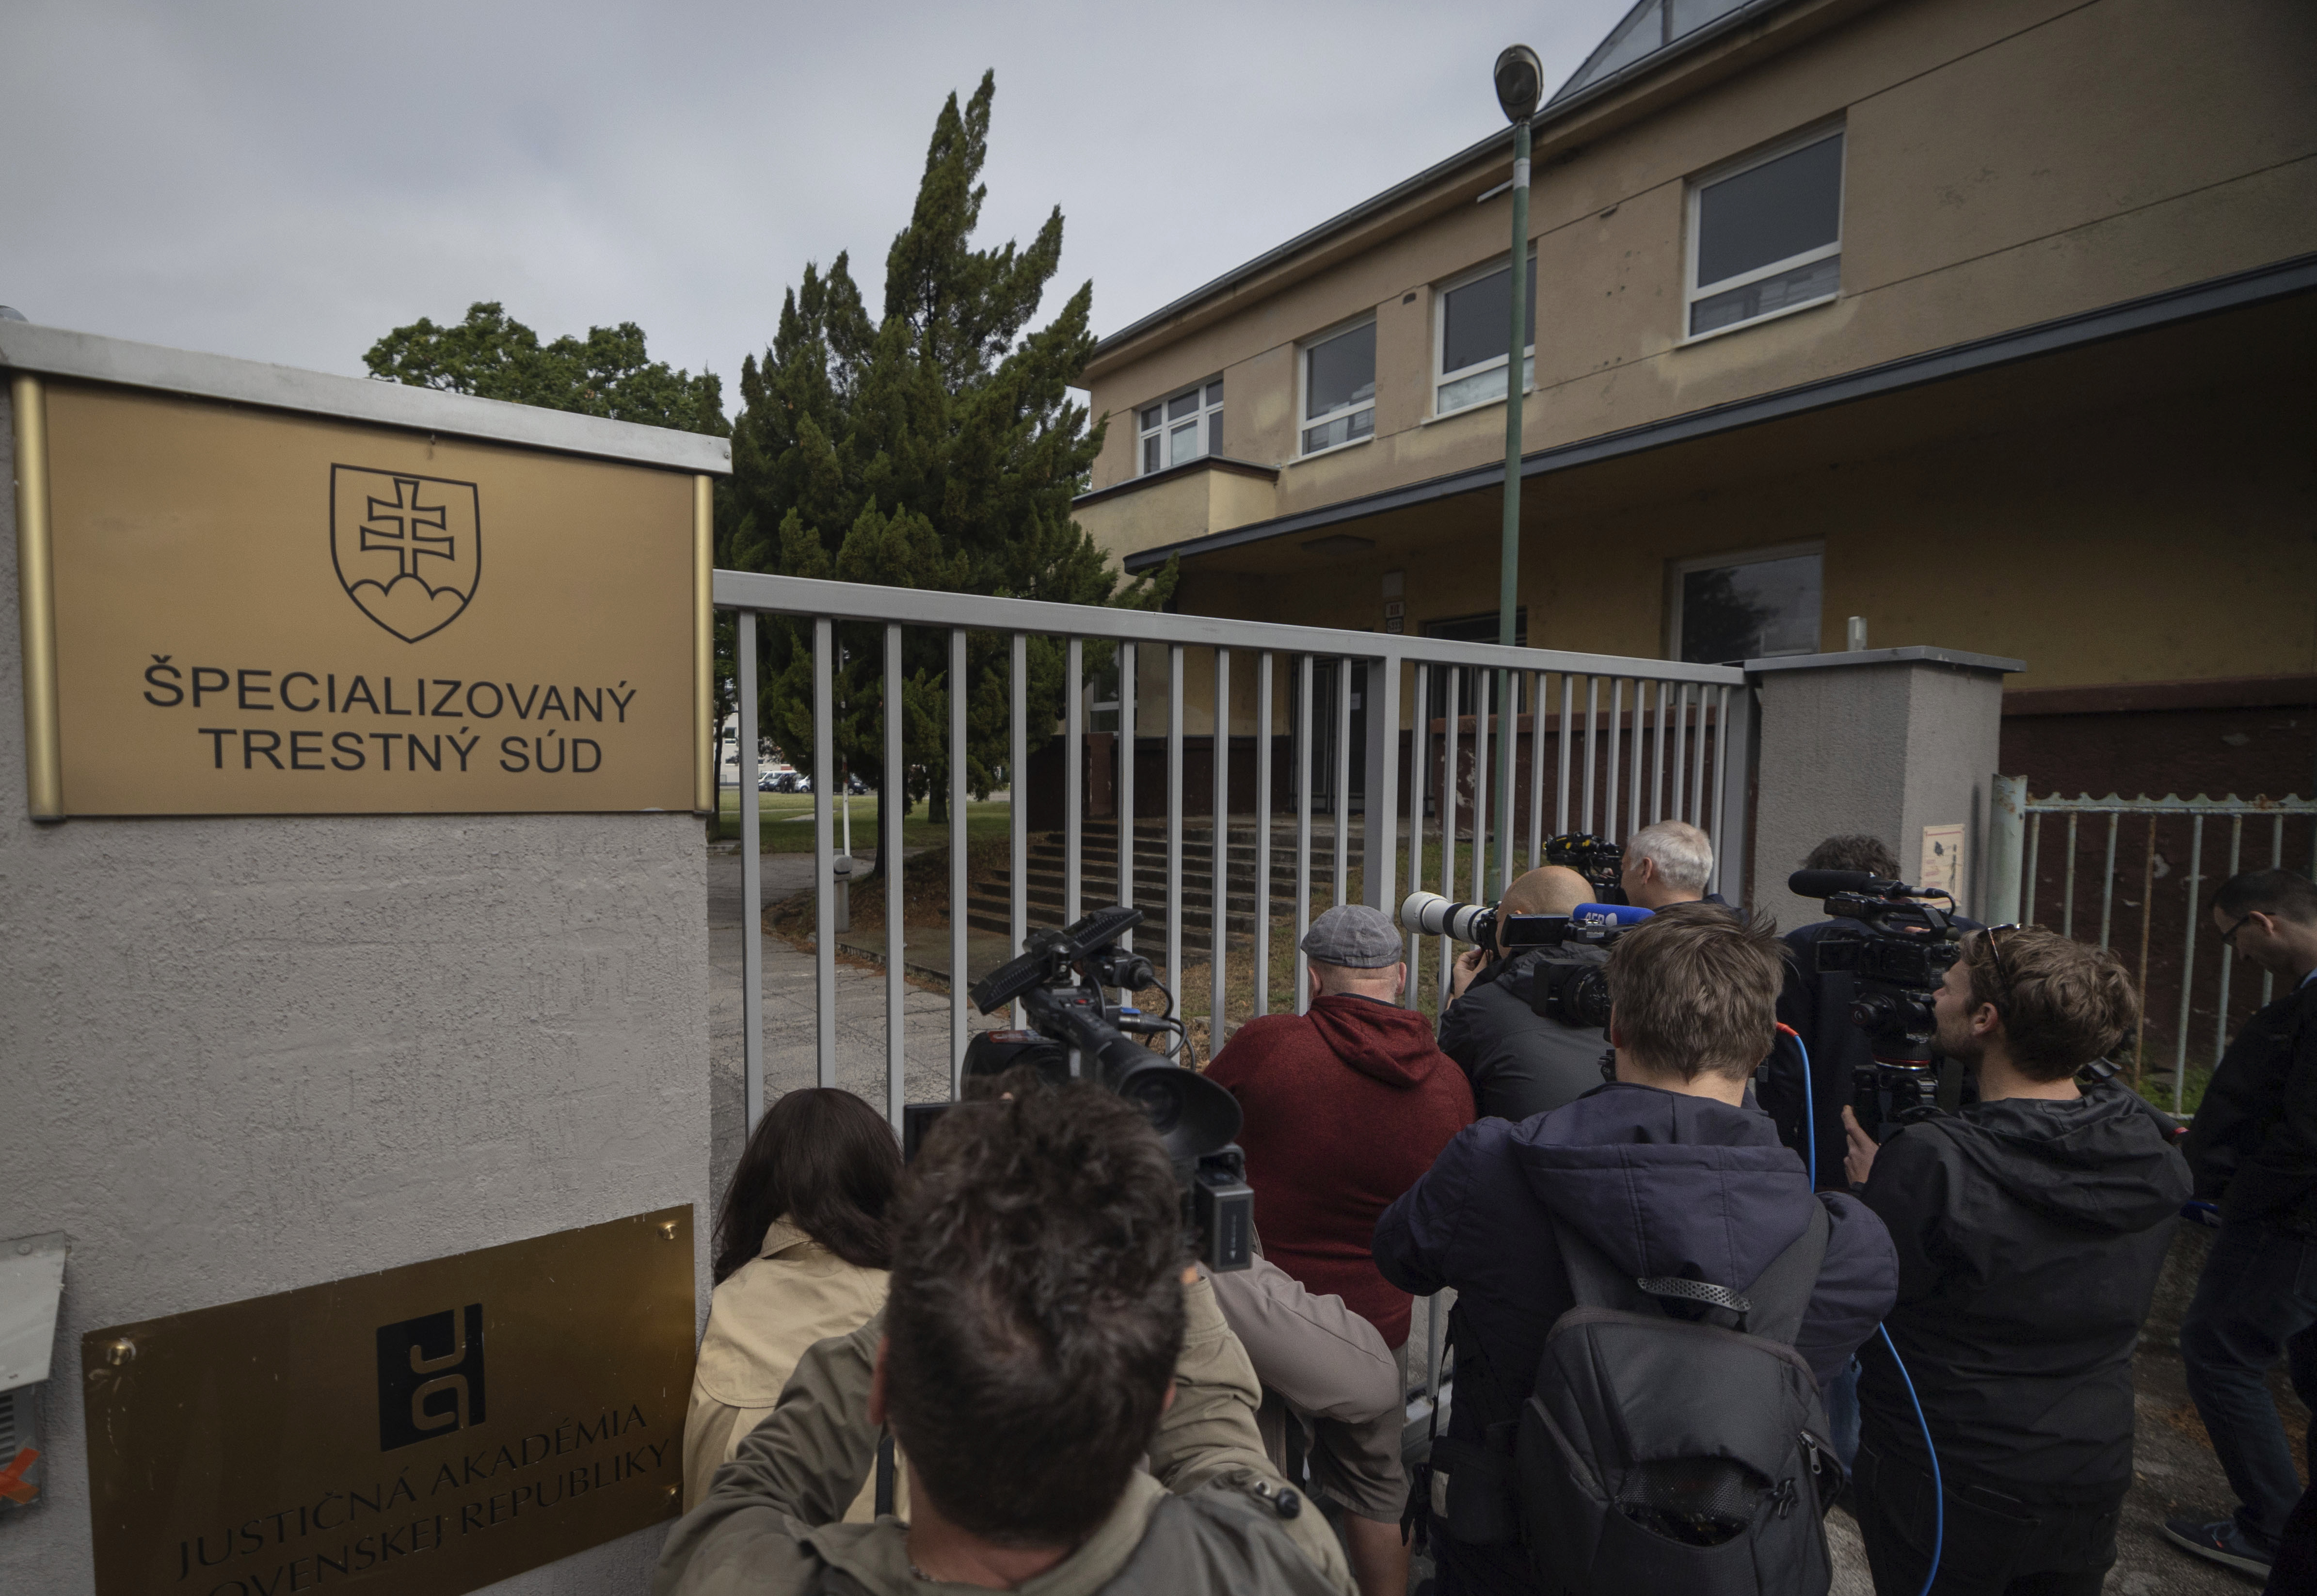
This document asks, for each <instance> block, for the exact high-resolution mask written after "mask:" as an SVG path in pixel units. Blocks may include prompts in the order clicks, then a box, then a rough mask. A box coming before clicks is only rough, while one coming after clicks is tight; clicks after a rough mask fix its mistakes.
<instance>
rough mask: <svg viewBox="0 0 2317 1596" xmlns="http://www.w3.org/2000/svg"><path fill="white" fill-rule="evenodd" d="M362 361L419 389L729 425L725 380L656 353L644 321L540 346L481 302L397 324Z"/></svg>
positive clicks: (709, 427)
mask: <svg viewBox="0 0 2317 1596" xmlns="http://www.w3.org/2000/svg"><path fill="white" fill-rule="evenodd" d="M362 363H363V364H364V365H366V366H368V367H369V368H370V374H371V376H373V377H380V378H384V379H386V380H387V381H392V382H407V383H409V384H410V385H411V386H413V387H415V388H432V389H436V390H440V391H443V392H445V393H471V394H473V395H475V396H476V397H477V398H479V399H505V400H508V401H509V402H511V403H514V404H518V405H539V406H542V407H544V408H547V409H550V410H576V411H577V412H579V413H580V414H581V415H583V416H603V417H609V418H610V419H612V420H613V421H633V422H636V423H638V424H640V425H641V426H665V427H671V428H673V429H675V430H676V431H678V432H701V433H707V434H709V435H711V436H713V437H724V436H727V435H729V434H730V432H731V430H732V428H731V425H730V424H729V422H727V421H726V420H725V419H724V386H723V382H722V380H721V379H720V378H719V377H718V376H717V375H716V373H715V372H701V373H700V374H699V375H698V376H696V377H695V376H693V374H692V373H691V372H681V371H675V370H672V369H670V367H669V366H668V364H667V363H666V361H658V360H653V359H651V358H649V356H648V355H647V354H645V352H644V329H643V328H641V327H638V326H637V325H636V324H635V323H634V322H632V321H623V322H622V323H620V325H619V326H617V327H589V328H588V329H587V336H586V338H585V339H580V338H575V337H573V336H571V335H570V334H568V333H566V334H565V335H564V336H561V337H559V338H558V339H556V340H555V341H554V342H553V343H551V344H545V345H542V344H541V343H540V341H539V335H538V334H537V333H535V332H532V330H531V328H529V327H525V326H523V323H521V322H520V321H517V320H515V319H514V318H513V317H511V316H509V315H508V314H507V313H506V309H505V306H503V305H501V304H500V303H499V302H498V301H497V300H477V301H476V302H475V303H474V304H472V305H470V306H468V307H467V319H466V320H464V321H462V322H460V323H459V324H458V325H456V326H455V327H438V326H436V325H435V324H434V322H432V321H430V320H428V319H427V318H425V317H424V316H422V317H420V318H418V319H417V320H416V321H414V322H412V323H411V324H410V325H409V326H408V327H396V328H395V329H394V330H393V331H392V332H390V333H389V334H387V335H386V336H384V337H383V338H380V340H379V341H378V342H377V343H375V344H373V345H371V346H370V352H369V353H368V354H364V355H363V356H362Z"/></svg>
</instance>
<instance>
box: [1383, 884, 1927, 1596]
mask: <svg viewBox="0 0 2317 1596" xmlns="http://www.w3.org/2000/svg"><path fill="white" fill-rule="evenodd" d="M1779 970H1780V958H1779V954H1778V945H1777V939H1776V935H1775V933H1774V932H1773V931H1772V930H1771V929H1770V928H1769V927H1768V926H1767V925H1766V924H1764V923H1763V922H1761V921H1758V920H1757V919H1753V918H1751V917H1749V916H1741V915H1740V913H1738V912H1736V911H1733V910H1730V909H1727V908H1722V907H1715V908H1712V909H1707V908H1704V907H1699V906H1690V907H1681V906H1674V907H1670V908H1668V909H1663V910H1659V912H1658V913H1657V914H1656V915H1655V916H1654V917H1652V918H1651V919H1648V920H1646V921H1644V922H1642V924H1640V925H1639V926H1636V927H1634V928H1633V929H1631V930H1629V931H1626V932H1624V934H1623V935H1622V936H1621V937H1618V939H1617V940H1616V941H1615V944H1614V946H1612V948H1611V950H1610V954H1609V960H1608V964H1607V966H1606V973H1607V977H1608V984H1609V991H1610V996H1611V1000H1612V1003H1613V1008H1612V1010H1611V1014H1610V1018H1609V1025H1608V1037H1609V1042H1610V1045H1611V1046H1612V1047H1613V1048H1614V1049H1615V1080H1613V1081H1611V1082H1610V1083H1608V1084H1606V1085H1603V1086H1599V1087H1597V1088H1596V1089H1594V1090H1592V1091H1591V1092H1589V1093H1588V1094H1587V1095H1586V1096H1584V1097H1582V1098H1578V1099H1577V1100H1576V1101H1575V1102H1572V1103H1570V1104H1568V1105H1567V1106H1565V1107H1561V1108H1557V1109H1555V1110H1553V1111H1552V1113H1549V1114H1542V1115H1538V1116H1535V1117H1534V1118H1531V1119H1529V1120H1527V1121H1525V1122H1524V1123H1521V1124H1518V1125H1515V1124H1512V1123H1510V1122H1507V1121H1506V1120H1502V1119H1483V1120H1481V1121H1480V1122H1479V1123H1478V1124H1476V1125H1472V1127H1471V1128H1470V1129H1468V1130H1466V1131H1464V1132H1463V1134H1461V1135H1459V1136H1458V1137H1457V1138H1456V1139H1455V1141H1454V1142H1453V1143H1450V1145H1449V1147H1448V1149H1447V1151H1446V1152H1444V1153H1442V1154H1441V1156H1440V1159H1439V1161H1437V1162H1436V1163H1435V1164H1434V1166H1433V1168H1432V1170H1431V1171H1430V1173H1428V1174H1427V1175H1426V1176H1425V1177H1424V1179H1421V1180H1419V1181H1418V1182H1417V1183H1416V1185H1415V1187H1414V1188H1412V1189H1410V1190H1409V1193H1408V1195H1407V1196H1405V1197H1401V1198H1400V1200H1399V1201H1398V1202H1396V1203H1394V1204H1393V1205H1392V1206H1391V1208H1390V1209H1388V1210H1387V1211H1386V1212H1385V1214H1384V1216H1383V1218H1382V1222H1381V1223H1380V1224H1378V1225H1377V1226H1376V1235H1375V1256H1376V1262H1377V1264H1378V1265H1379V1266H1380V1267H1381V1268H1382V1270H1383V1272H1384V1275H1385V1277H1386V1278H1389V1279H1390V1280H1391V1282H1392V1283H1393V1284H1394V1285H1396V1286H1399V1287H1401V1288H1403V1289H1405V1290H1408V1291H1411V1292H1418V1293H1428V1292H1433V1291H1437V1290H1439V1289H1440V1288H1441V1287H1454V1288H1455V1289H1456V1292H1457V1300H1456V1305H1455V1308H1454V1312H1453V1313H1452V1314H1451V1315H1450V1333H1451V1337H1452V1344H1453V1346H1454V1349H1455V1357H1456V1380H1455V1401H1454V1403H1453V1404H1452V1406H1451V1408H1450V1416H1449V1421H1448V1433H1447V1435H1446V1436H1445V1438H1442V1439H1441V1440H1440V1441H1438V1442H1436V1445H1435V1448H1434V1453H1435V1459H1436V1463H1435V1466H1436V1468H1438V1469H1441V1470H1442V1471H1444V1472H1445V1475H1446V1480H1447V1483H1446V1486H1445V1518H1446V1522H1445V1526H1441V1528H1442V1529H1444V1530H1445V1533H1443V1534H1441V1535H1439V1536H1438V1537H1437V1538H1436V1542H1435V1544H1436V1547H1437V1556H1438V1557H1439V1561H1440V1566H1441V1570H1442V1579H1441V1589H1442V1592H1444V1596H1445V1593H1447V1592H1475V1591H1477V1592H1533V1591H1536V1590H1538V1589H1540V1588H1541V1584H1540V1581H1539V1579H1538V1577H1537V1574H1536V1571H1535V1569H1534V1567H1533V1566H1532V1564H1531V1561H1530V1555H1531V1550H1533V1551H1534V1556H1535V1557H1536V1558H1537V1559H1538V1560H1539V1562H1541V1563H1549V1562H1550V1560H1551V1559H1552V1558H1553V1557H1554V1556H1557V1555H1560V1554H1561V1552H1562V1551H1563V1550H1564V1549H1565V1550H1566V1551H1567V1553H1568V1555H1570V1556H1589V1555H1590V1552H1591V1548H1590V1547H1570V1548H1561V1547H1556V1546H1554V1545H1550V1544H1545V1542H1546V1539H1547V1538H1546V1537H1545V1536H1543V1535H1542V1534H1540V1533H1539V1530H1538V1527H1537V1526H1534V1525H1525V1524H1524V1523H1523V1521H1522V1517H1521V1513H1520V1511H1519V1509H1518V1507H1517V1506H1516V1502H1515V1498H1514V1491H1513V1472H1514V1469H1513V1450H1512V1449H1513V1445H1514V1437H1515V1435H1516V1430H1517V1428H1518V1424H1519V1421H1520V1415H1521V1414H1522V1413H1523V1412H1524V1409H1525V1403H1526V1400H1527V1398H1528V1396H1529V1394H1530V1392H1531V1390H1532V1388H1533V1385H1534V1382H1535V1380H1536V1378H1537V1376H1538V1375H1539V1369H1540V1362H1541V1359H1542V1358H1543V1354H1544V1351H1545V1344H1546V1336H1547V1332H1548V1331H1552V1329H1553V1327H1554V1324H1555V1323H1556V1321H1559V1320H1560V1319H1561V1316H1562V1315H1563V1314H1567V1313H1568V1312H1569V1311H1570V1308H1571V1307H1572V1306H1574V1305H1576V1304H1577V1303H1578V1301H1579V1296H1578V1288H1577V1287H1576V1285H1575V1284H1574V1281H1573V1279H1572V1264H1571V1262H1570V1260H1568V1259H1566V1258H1564V1256H1563V1253H1562V1244H1561V1240H1560V1235H1561V1233H1562V1232H1563V1231H1566V1232H1567V1233H1570V1234H1571V1235H1572V1236H1573V1237H1574V1238H1575V1239H1576V1240H1577V1241H1579V1242H1582V1243H1583V1245H1584V1248H1585V1250H1586V1251H1587V1253H1588V1256H1589V1257H1590V1258H1591V1259H1592V1260H1593V1261H1594V1262H1598V1261H1599V1260H1606V1265H1604V1266H1603V1267H1606V1268H1607V1269H1610V1270H1611V1272H1613V1273H1614V1274H1615V1275H1618V1276H1622V1277H1624V1278H1626V1279H1628V1280H1631V1281H1639V1282H1641V1283H1643V1284H1654V1285H1657V1286H1659V1287H1662V1288H1664V1289H1666V1290H1668V1291H1671V1292H1675V1293H1677V1294H1680V1293H1689V1294H1695V1296H1698V1297H1700V1298H1701V1299H1702V1300H1704V1301H1716V1302H1730V1301H1733V1300H1736V1301H1743V1300H1745V1299H1744V1297H1743V1295H1742V1294H1744V1293H1746V1292H1748V1291H1749V1290H1751V1289H1755V1288H1756V1287H1758V1284H1759V1283H1760V1282H1761V1281H1762V1279H1763V1278H1764V1277H1765V1275H1766V1273H1767V1272H1768V1271H1769V1270H1770V1269H1771V1266H1772V1265H1773V1264H1774V1262H1782V1260H1785V1259H1787V1257H1788V1255H1789V1254H1790V1252H1791V1251H1793V1250H1794V1249H1796V1248H1797V1247H1801V1246H1803V1245H1805V1244H1808V1243H1810V1242H1812V1241H1813V1240H1814V1239H1815V1240H1818V1241H1821V1242H1822V1244H1823V1253H1822V1256H1820V1259H1819V1261H1818V1263H1817V1266H1816V1269H1815V1273H1814V1278H1813V1276H1812V1274H1811V1273H1808V1272H1805V1273H1803V1274H1801V1275H1800V1276H1799V1277H1798V1279H1797V1282H1796V1284H1797V1285H1798V1286H1800V1287H1802V1293H1806V1296H1807V1302H1806V1305H1804V1306H1803V1308H1802V1309H1801V1311H1800V1320H1799V1326H1798V1328H1797V1329H1796V1330H1795V1331H1794V1333H1793V1340H1792V1345H1793V1349H1794V1352H1795V1353H1798V1354H1799V1355H1800V1356H1801V1357H1802V1358H1803V1359H1804V1360H1806V1361H1807V1363H1808V1365H1809V1368H1810V1373H1811V1376H1812V1379H1813V1380H1814V1381H1815V1382H1817V1383H1819V1384H1821V1385H1822V1384H1823V1383H1824V1382H1825V1381H1826V1380H1827V1379H1829V1378H1830V1377H1831V1376H1833V1375H1834V1374H1835V1373H1836V1371H1837V1370H1838V1369H1839V1368H1840V1367H1842V1366H1843V1365H1844V1364H1845V1363H1846V1362H1847V1360H1848V1358H1849V1357H1850V1355H1851V1353H1852V1351H1853V1349H1856V1347H1857V1345H1858V1343H1859V1342H1860V1341H1861V1340H1864V1339H1865V1337H1866V1336H1867V1335H1868V1334H1869V1333H1870V1332H1871V1331H1873V1329H1874V1323H1875V1322H1876V1321H1877V1320H1878V1319H1880V1318H1881V1317H1882V1316H1883V1310H1884V1309H1885V1308H1886V1307H1887V1306H1888V1305H1889V1304H1890V1301H1891V1296H1892V1286H1893V1283H1894V1281H1895V1279H1896V1269H1895V1267H1894V1265H1893V1263H1892V1257H1891V1243H1890V1241H1889V1239H1888V1238H1887V1237H1886V1236H1884V1235H1883V1227H1882V1225H1881V1224H1879V1223H1877V1222H1876V1221H1875V1219H1874V1216H1873V1215H1870V1214H1868V1213H1867V1212H1866V1211H1865V1209H1864V1208H1863V1207H1861V1206H1859V1205H1858V1204H1857V1203H1856V1201H1855V1200H1853V1199H1852V1198H1850V1197H1845V1196H1838V1195H1833V1194H1828V1195H1825V1196H1813V1194H1812V1191H1811V1189H1810V1181H1809V1179H1807V1178H1806V1177H1805V1175H1804V1174H1803V1169H1802V1165H1801V1164H1800V1162H1799V1161H1797V1160H1796V1159H1795V1157H1794V1154H1793V1153H1792V1152H1789V1151H1787V1150H1786V1149H1785V1147H1783V1146H1781V1145H1779V1143H1778V1140H1777V1136H1776V1132H1775V1130H1774V1129H1773V1128H1772V1126H1771V1125H1770V1122H1769V1120H1768V1119H1767V1117H1765V1116H1763V1115H1761V1114H1760V1113H1758V1112H1757V1111H1755V1110H1752V1109H1749V1108H1746V1107H1742V1106H1741V1105H1742V1103H1743V1101H1744V1097H1745V1091H1746V1083H1747V1080H1748V1078H1749V1076H1750V1075H1751V1074H1752V1072H1753V1070H1754V1067H1755V1065H1756V1064H1758V1063H1759V1062H1760V1061H1761V1058H1762V1055H1763V1054H1765V1053H1767V1052H1768V1051H1769V1045H1770V1036H1771V1032H1772V1027H1773V1025H1774V1023H1775V1021H1774V1019H1773V1018H1772V1017H1773V1010H1774V1009H1775V1006H1776V1001H1777V993H1778V982H1779ZM1820 1213H1822V1214H1823V1215H1824V1217H1823V1220H1820V1218H1819V1217H1817V1216H1816V1215H1818V1214H1820ZM1806 1262H1807V1260H1805V1263H1806ZM1592 1267H1593V1263H1592V1262H1588V1263H1587V1264H1586V1268H1588V1269H1590V1268H1592ZM1782 1278H1783V1276H1782ZM1805 1282H1806V1283H1807V1284H1806V1285H1805V1284H1803V1283H1805ZM1800 1294H1801V1293H1798V1294H1797V1295H1800ZM1704 1417H1705V1416H1704V1415H1701V1418H1702V1419H1703V1418H1704ZM1782 1500H1783V1501H1785V1502H1786V1511H1792V1510H1793V1509H1794V1506H1795V1503H1794V1501H1793V1499H1791V1498H1782ZM1802 1511H1815V1509H1814V1508H1804V1509H1803V1510H1802ZM1773 1516H1776V1517H1780V1518H1783V1517H1784V1514H1783V1512H1780V1513H1776V1514H1774V1515H1773ZM1524 1530H1525V1531H1526V1532H1527V1534H1528V1537H1529V1538H1530V1540H1531V1549H1530V1550H1525V1549H1524V1547H1523V1546H1522V1544H1521V1541H1522V1538H1523V1532H1524ZM1821 1588H1823V1587H1821Z"/></svg>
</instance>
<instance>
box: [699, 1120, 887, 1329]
mask: <svg viewBox="0 0 2317 1596" xmlns="http://www.w3.org/2000/svg"><path fill="white" fill-rule="evenodd" d="M900 1180H901V1144H900V1143H899V1142H896V1141H895V1140H894V1139H893V1127H892V1126H891V1125H888V1124H886V1123H885V1117H884V1116H882V1115H881V1114H879V1113H878V1112H877V1110H875V1109H874V1108H872V1107H870V1106H869V1105H868V1104H867V1103H866V1102H865V1101H863V1099H862V1098H858V1097H855V1096H854V1094H853V1093H851V1092H849V1091H839V1090H838V1089H836V1088H835V1087H833V1086H820V1087H810V1088H807V1089H803V1090H800V1091H792V1092H783V1093H782V1094H781V1096H779V1097H778V1098H774V1100H773V1106H772V1107H769V1108H767V1109H765V1116H764V1117H763V1118H762V1119H760V1120H758V1121H756V1129H755V1130H754V1131H753V1132H751V1133H750V1134H749V1136H748V1144H747V1146H746V1147H745V1148H743V1149H742V1150H741V1152H740V1162H739V1164H738V1167H737V1168H736V1169H734V1170H733V1171H732V1184H731V1185H729V1186H728V1187H726V1188H724V1206H723V1209H722V1211H721V1212H720V1213H719V1214H718V1215H717V1216H716V1279H717V1282H718V1283H719V1284H721V1283H722V1282H723V1281H724V1280H726V1279H727V1278H729V1277H730V1276H731V1274H732V1272H733V1271H734V1270H735V1269H738V1268H739V1267H740V1266H741V1265H742V1264H744V1263H747V1261H748V1260H750V1259H752V1258H754V1257H756V1250H757V1249H758V1248H759V1247H762V1246H763V1245H764V1244H765V1231H767V1230H769V1229H770V1228H771V1227H772V1223H773V1221H774V1220H775V1219H781V1218H786V1219H787V1220H788V1222H789V1223H790V1224H793V1225H795V1226H796V1227H797V1228H798V1229H799V1230H801V1231H802V1232H804V1233H805V1234H807V1235H809V1236H810V1237H811V1238H812V1239H813V1240H814V1241H816V1242H819V1243H820V1244H821V1245H822V1246H824V1247H826V1248H827V1249H828V1250H829V1251H831V1252H834V1253H836V1256H837V1257H839V1258H841V1259H843V1260H845V1262H847V1263H849V1264H856V1265H858V1266H859V1267H861V1268H862V1269H883V1268H884V1267H885V1265H886V1262H887V1260H889V1259H890V1256H891V1254H892V1242H891V1240H890V1237H889V1236H888V1235H887V1234H886V1228H885V1211H886V1209H887V1208H888V1207H889V1206H890V1205H891V1203H892V1200H893V1189H894V1188H895V1187H897V1186H899V1184H900Z"/></svg>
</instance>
